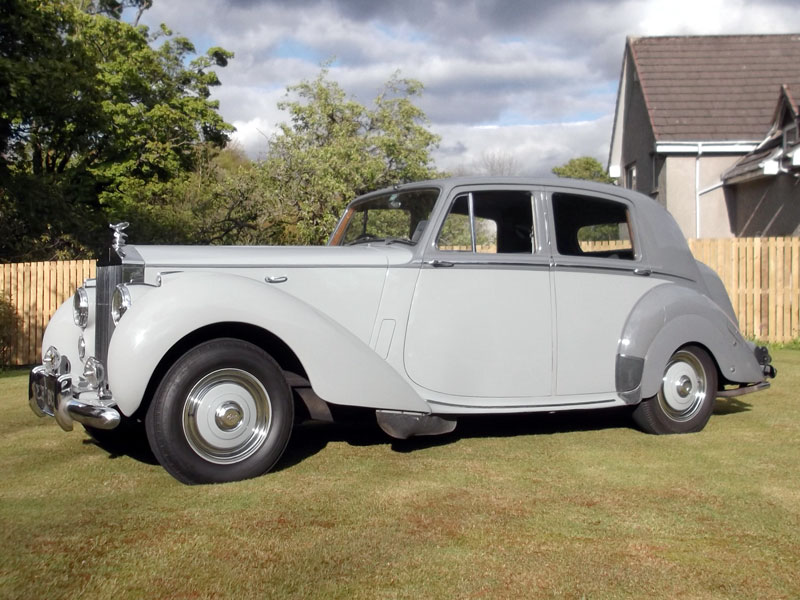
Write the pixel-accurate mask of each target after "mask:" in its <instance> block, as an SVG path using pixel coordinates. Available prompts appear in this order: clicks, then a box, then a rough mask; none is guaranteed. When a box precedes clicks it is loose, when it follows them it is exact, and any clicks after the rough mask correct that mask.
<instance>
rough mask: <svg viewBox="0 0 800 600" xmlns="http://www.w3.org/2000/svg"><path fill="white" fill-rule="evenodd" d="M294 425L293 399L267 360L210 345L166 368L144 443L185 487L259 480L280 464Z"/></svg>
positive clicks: (238, 346) (228, 344) (223, 344)
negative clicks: (251, 479)
mask: <svg viewBox="0 0 800 600" xmlns="http://www.w3.org/2000/svg"><path fill="white" fill-rule="evenodd" d="M293 421H294V404H293V402H292V395H291V391H290V389H289V386H288V384H287V383H286V379H285V378H284V376H283V372H282V370H281V368H280V367H279V366H278V364H277V363H276V362H275V361H274V360H273V359H272V357H271V356H269V354H267V353H266V352H264V351H263V350H262V349H261V348H259V347H257V346H254V345H253V344H250V343H248V342H244V341H241V340H235V339H228V338H225V339H216V340H210V341H208V342H205V343H203V344H200V345H199V346H196V347H195V348H193V349H192V350H190V351H189V352H187V353H186V354H184V355H183V356H182V357H181V358H180V359H178V361H177V362H176V363H175V364H174V365H173V366H172V367H171V368H170V370H169V371H168V372H167V374H166V375H165V377H164V379H163V380H162V381H161V384H160V385H159V386H158V389H157V390H156V393H155V395H154V397H153V401H152V403H151V404H150V407H149V409H148V411H147V417H146V419H145V425H146V429H147V439H148V440H149V442H150V447H151V448H152V450H153V454H155V456H156V458H157V459H158V461H159V462H160V463H161V465H162V466H163V467H164V468H165V469H166V470H167V471H168V472H169V473H170V474H171V475H172V476H174V477H175V478H176V479H178V480H179V481H182V482H183V483H189V484H193V483H219V482H225V481H238V480H241V479H249V478H251V477H257V476H258V475H261V474H263V473H266V472H267V471H269V470H270V469H271V468H272V467H274V466H275V464H276V463H277V462H278V460H279V459H280V457H281V455H282V454H283V451H284V449H285V448H286V444H287V443H288V441H289V437H290V435H291V430H292V424H293Z"/></svg>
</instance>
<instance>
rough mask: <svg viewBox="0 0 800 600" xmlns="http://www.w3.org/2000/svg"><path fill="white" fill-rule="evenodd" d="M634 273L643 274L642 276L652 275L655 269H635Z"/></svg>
mask: <svg viewBox="0 0 800 600" xmlns="http://www.w3.org/2000/svg"><path fill="white" fill-rule="evenodd" d="M633 273H634V274H635V275H641V276H642V277H649V276H650V275H652V274H653V270H652V269H634V270H633Z"/></svg>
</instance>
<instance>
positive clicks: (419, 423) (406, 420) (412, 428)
mask: <svg viewBox="0 0 800 600" xmlns="http://www.w3.org/2000/svg"><path fill="white" fill-rule="evenodd" d="M375 418H376V419H377V420H378V425H379V426H380V428H381V429H383V431H384V432H385V433H386V434H388V435H390V436H392V437H393V438H397V439H398V440H405V439H408V438H410V437H412V436H415V435H441V434H443V433H450V432H451V431H453V430H454V429H455V428H456V424H457V421H454V420H453V421H451V420H448V419H443V418H442V417H437V416H434V415H424V414H421V413H404V412H396V411H391V410H376V411H375Z"/></svg>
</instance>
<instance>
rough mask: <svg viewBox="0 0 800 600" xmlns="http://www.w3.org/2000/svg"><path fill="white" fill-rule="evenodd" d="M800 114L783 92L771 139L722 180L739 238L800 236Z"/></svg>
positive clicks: (790, 96) (782, 88)
mask: <svg viewBox="0 0 800 600" xmlns="http://www.w3.org/2000/svg"><path fill="white" fill-rule="evenodd" d="M798 129H800V110H799V108H798V105H797V102H796V101H795V100H794V99H793V98H792V94H791V91H790V90H789V88H788V87H787V86H785V85H784V86H781V90H780V96H779V98H778V104H777V106H776V107H775V114H774V118H773V121H772V127H770V130H769V133H768V134H767V137H766V138H765V139H764V140H763V141H762V142H761V143H760V144H759V145H758V146H756V148H755V149H754V150H753V151H752V152H750V153H748V154H746V155H745V156H744V157H742V158H741V159H739V160H738V161H737V162H736V163H735V164H734V165H733V166H732V167H731V168H729V169H726V170H725V171H724V172H723V173H722V175H721V177H722V181H723V182H724V188H723V189H724V190H725V198H726V201H727V202H728V206H730V207H731V215H730V220H731V224H732V229H733V233H734V235H736V236H737V237H759V236H787V235H789V236H798V235H800V139H799V138H800V136H798Z"/></svg>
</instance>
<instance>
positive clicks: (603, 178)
mask: <svg viewBox="0 0 800 600" xmlns="http://www.w3.org/2000/svg"><path fill="white" fill-rule="evenodd" d="M552 170H553V173H554V174H556V175H558V176H559V177H571V178H572V179H587V180H589V181H597V182H600V183H613V182H614V180H613V179H612V178H611V177H609V176H608V173H606V171H605V169H604V168H603V165H601V164H600V162H599V161H598V160H597V159H596V158H592V157H591V156H581V157H579V158H571V159H570V160H569V161H567V162H566V163H565V164H563V165H561V166H560V167H553V169H552Z"/></svg>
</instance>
